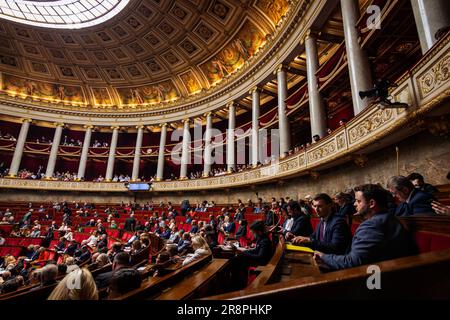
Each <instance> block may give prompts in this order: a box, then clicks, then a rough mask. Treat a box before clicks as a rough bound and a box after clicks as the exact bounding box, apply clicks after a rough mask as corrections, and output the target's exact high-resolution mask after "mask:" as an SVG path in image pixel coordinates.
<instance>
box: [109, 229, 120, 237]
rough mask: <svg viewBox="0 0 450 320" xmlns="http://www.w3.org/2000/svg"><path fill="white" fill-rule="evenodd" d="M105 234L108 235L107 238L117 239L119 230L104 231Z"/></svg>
mask: <svg viewBox="0 0 450 320" xmlns="http://www.w3.org/2000/svg"><path fill="white" fill-rule="evenodd" d="M106 234H108V236H110V237H113V238H119V236H120V230H118V229H107V230H106Z"/></svg>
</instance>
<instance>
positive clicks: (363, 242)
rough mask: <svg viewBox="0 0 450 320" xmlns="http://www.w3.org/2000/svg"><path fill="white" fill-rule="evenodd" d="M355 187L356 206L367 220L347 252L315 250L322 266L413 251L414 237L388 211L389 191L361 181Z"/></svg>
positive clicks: (376, 259) (363, 261) (365, 261)
mask: <svg viewBox="0 0 450 320" xmlns="http://www.w3.org/2000/svg"><path fill="white" fill-rule="evenodd" d="M355 191H356V192H355V199H356V200H355V207H356V210H357V211H358V213H359V214H360V215H361V216H362V217H363V219H365V221H364V222H362V223H361V224H360V226H359V227H358V229H356V233H355V235H354V237H353V241H352V244H351V247H350V250H349V251H348V252H347V253H346V254H343V255H337V254H325V253H323V252H319V251H316V252H315V253H314V259H315V260H316V262H317V263H318V264H319V266H320V267H322V268H324V269H327V270H339V269H346V268H353V267H357V266H361V265H365V264H371V263H376V262H379V261H384V260H390V259H395V258H400V257H404V256H407V255H410V254H414V253H415V251H414V243H413V241H412V237H410V235H409V234H408V233H407V232H406V230H405V229H404V228H403V226H402V224H401V223H400V221H398V219H397V218H396V217H395V216H393V215H392V214H390V213H388V211H387V210H388V203H389V201H390V194H389V192H388V191H387V190H385V189H383V188H382V187H380V186H378V185H374V184H366V185H362V186H360V187H357V188H356V189H355Z"/></svg>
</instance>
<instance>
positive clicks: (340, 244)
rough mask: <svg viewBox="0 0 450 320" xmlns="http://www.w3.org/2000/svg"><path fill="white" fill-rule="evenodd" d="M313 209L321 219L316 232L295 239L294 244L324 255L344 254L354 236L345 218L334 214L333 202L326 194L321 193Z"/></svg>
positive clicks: (317, 196) (314, 199) (316, 197)
mask: <svg viewBox="0 0 450 320" xmlns="http://www.w3.org/2000/svg"><path fill="white" fill-rule="evenodd" d="M313 207H314V209H315V210H316V212H317V214H318V215H319V217H320V222H319V224H318V225H317V227H316V230H315V231H314V232H313V234H312V235H311V236H310V237H302V236H298V237H295V238H294V239H292V243H294V244H298V245H305V246H308V247H311V248H312V249H314V250H318V251H320V252H323V253H334V254H344V253H345V252H346V251H347V248H348V246H349V245H350V243H351V238H352V234H351V232H350V228H349V227H348V224H347V222H346V221H345V219H344V217H342V216H339V215H337V214H336V213H335V212H334V203H333V200H332V199H331V197H330V196H329V195H327V194H326V193H319V194H317V195H316V196H315V197H314V198H313Z"/></svg>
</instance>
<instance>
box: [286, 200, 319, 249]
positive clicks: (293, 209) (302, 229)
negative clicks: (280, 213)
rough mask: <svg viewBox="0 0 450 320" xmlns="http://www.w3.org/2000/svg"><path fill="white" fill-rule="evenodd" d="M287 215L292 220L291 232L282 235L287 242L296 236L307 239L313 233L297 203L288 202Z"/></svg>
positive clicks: (306, 217) (308, 221) (307, 218)
mask: <svg viewBox="0 0 450 320" xmlns="http://www.w3.org/2000/svg"><path fill="white" fill-rule="evenodd" d="M287 209H288V213H289V214H290V215H291V217H292V218H293V219H294V222H293V223H292V227H291V231H287V232H285V233H284V236H285V238H286V240H287V241H291V240H292V239H293V238H294V237H296V236H303V237H309V236H310V235H311V233H313V229H312V226H311V221H310V219H309V217H308V216H307V215H305V214H304V213H303V211H302V209H301V208H300V204H299V203H298V202H297V201H293V200H291V201H289V204H288V207H287Z"/></svg>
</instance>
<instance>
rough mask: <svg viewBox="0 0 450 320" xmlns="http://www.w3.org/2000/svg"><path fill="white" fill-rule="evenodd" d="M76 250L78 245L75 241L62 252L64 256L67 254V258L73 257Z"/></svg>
mask: <svg viewBox="0 0 450 320" xmlns="http://www.w3.org/2000/svg"><path fill="white" fill-rule="evenodd" d="M77 250H78V243H77V242H76V240H75V239H74V240H72V241H70V244H69V245H68V246H67V248H66V249H65V250H64V253H65V254H68V255H69V256H71V257H73V256H74V255H75V252H76V251H77Z"/></svg>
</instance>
